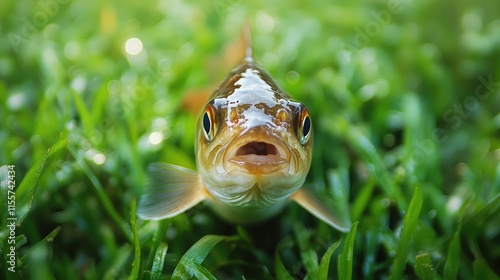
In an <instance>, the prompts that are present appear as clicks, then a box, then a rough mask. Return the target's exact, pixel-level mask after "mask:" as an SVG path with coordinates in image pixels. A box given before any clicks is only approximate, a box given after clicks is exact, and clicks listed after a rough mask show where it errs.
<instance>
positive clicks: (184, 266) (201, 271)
mask: <svg viewBox="0 0 500 280" xmlns="http://www.w3.org/2000/svg"><path fill="white" fill-rule="evenodd" d="M226 238H227V237H226V236H220V235H206V236H204V237H202V238H201V239H200V240H198V242H196V243H195V244H194V245H193V246H191V248H189V250H188V251H187V252H186V253H185V254H184V256H182V258H181V260H180V261H179V264H177V266H176V267H175V270H174V273H173V274H172V279H191V278H193V277H194V278H197V279H216V278H215V277H214V276H213V275H212V274H211V273H210V272H209V271H208V270H207V269H206V268H204V267H203V266H201V263H202V262H203V261H204V260H205V258H206V257H207V255H208V254H209V253H210V251H211V250H212V249H213V248H214V247H215V245H217V244H218V243H219V242H221V241H222V240H224V239H226Z"/></svg>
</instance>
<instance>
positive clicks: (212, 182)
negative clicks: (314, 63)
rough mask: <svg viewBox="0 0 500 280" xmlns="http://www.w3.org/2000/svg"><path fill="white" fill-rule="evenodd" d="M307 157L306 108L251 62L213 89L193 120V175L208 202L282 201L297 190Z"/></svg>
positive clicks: (308, 119)
mask: <svg viewBox="0 0 500 280" xmlns="http://www.w3.org/2000/svg"><path fill="white" fill-rule="evenodd" d="M311 153H312V123H311V117H310V115H309V111H308V109H307V107H306V106H305V105H303V104H302V103H300V102H297V101H294V100H292V99H291V97H290V96H289V95H288V94H287V93H286V92H284V91H283V90H281V89H280V88H279V87H278V86H277V84H276V83H275V82H274V81H273V79H272V78H271V77H270V76H269V75H268V74H267V73H266V72H265V71H264V70H262V69H261V68H260V67H258V66H256V65H255V64H254V63H253V61H251V60H247V61H245V63H243V64H242V65H241V66H240V67H238V68H236V69H235V70H233V71H232V72H231V73H230V74H229V75H228V77H227V78H226V79H225V80H224V81H223V82H222V83H221V84H220V85H219V87H218V88H217V89H216V90H215V91H214V93H213V94H212V96H211V97H210V98H209V101H208V102H207V104H206V106H205V108H204V110H203V111H202V113H201V114H200V117H199V120H198V128H197V143H196V159H197V168H198V172H199V174H200V177H201V180H202V181H203V183H204V184H205V187H206V189H207V190H208V192H209V193H210V195H211V196H212V198H213V199H214V200H217V201H220V202H223V203H225V204H229V205H234V206H239V207H240V206H248V207H252V206H259V207H261V206H263V205H271V204H275V203H277V202H279V201H283V200H285V199H287V198H288V197H290V196H291V195H292V194H293V193H294V192H295V191H296V190H298V189H299V188H300V187H301V186H302V185H303V183H304V181H305V178H306V176H307V173H308V172H309V167H310V164H311Z"/></svg>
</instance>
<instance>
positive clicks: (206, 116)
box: [202, 105, 215, 141]
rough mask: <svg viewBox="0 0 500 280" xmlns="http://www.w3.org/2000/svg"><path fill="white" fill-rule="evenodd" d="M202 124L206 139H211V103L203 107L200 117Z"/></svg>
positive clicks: (212, 136) (212, 135)
mask: <svg viewBox="0 0 500 280" xmlns="http://www.w3.org/2000/svg"><path fill="white" fill-rule="evenodd" d="M202 125H203V132H204V134H205V138H206V139H207V140H208V141H212V140H213V138H214V132H215V131H214V127H215V126H214V108H213V106H211V105H208V106H207V108H206V109H205V112H203V119H202Z"/></svg>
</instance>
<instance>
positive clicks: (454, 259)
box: [444, 226, 462, 279]
mask: <svg viewBox="0 0 500 280" xmlns="http://www.w3.org/2000/svg"><path fill="white" fill-rule="evenodd" d="M460 230H461V227H460V226H459V227H458V229H457V231H455V233H454V234H453V238H452V239H451V242H450V245H449V247H448V254H447V255H446V264H445V266H444V279H456V278H457V273H458V267H459V265H460V255H461V253H462V252H461V251H462V249H461V248H460Z"/></svg>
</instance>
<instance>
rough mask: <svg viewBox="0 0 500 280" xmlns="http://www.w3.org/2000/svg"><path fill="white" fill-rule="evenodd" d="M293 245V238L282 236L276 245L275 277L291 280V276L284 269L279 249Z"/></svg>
mask: <svg viewBox="0 0 500 280" xmlns="http://www.w3.org/2000/svg"><path fill="white" fill-rule="evenodd" d="M291 247H293V240H292V239H291V238H286V237H285V238H283V239H281V241H280V242H279V243H278V246H276V252H275V253H274V266H275V268H274V269H275V271H276V278H277V279H285V280H293V279H294V278H293V276H292V275H290V273H289V272H288V270H287V269H286V267H285V265H284V264H283V261H282V260H281V256H280V251H281V250H284V249H287V248H291Z"/></svg>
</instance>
